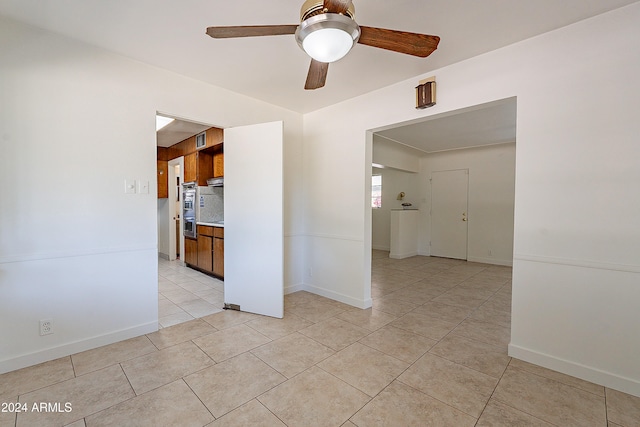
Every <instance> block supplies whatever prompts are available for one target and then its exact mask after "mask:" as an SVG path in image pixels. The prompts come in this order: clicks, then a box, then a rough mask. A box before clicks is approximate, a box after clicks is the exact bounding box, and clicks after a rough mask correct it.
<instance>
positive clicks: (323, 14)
mask: <svg viewBox="0 0 640 427" xmlns="http://www.w3.org/2000/svg"><path fill="white" fill-rule="evenodd" d="M300 21H301V22H300V25H239V26H225V27H209V28H207V34H208V35H210V36H211V37H213V38H217V39H224V38H234V37H259V36H277V35H284V34H295V37H296V40H297V42H298V44H299V45H300V47H301V48H302V49H303V50H304V51H305V52H306V53H307V54H308V55H309V56H310V57H311V65H310V67H309V73H308V74H307V81H306V83H305V86H304V88H305V89H318V88H321V87H323V86H324V84H325V81H326V79H327V71H328V70H329V63H331V62H335V61H337V60H339V59H341V58H342V57H344V56H345V55H346V54H347V53H349V51H350V50H351V48H352V47H353V46H354V44H355V43H356V42H357V43H360V44H364V45H368V46H373V47H378V48H381V49H387V50H391V51H394V52H399V53H405V54H408V55H413V56H418V57H421V58H426V57H427V56H429V55H430V54H431V53H432V52H433V51H434V50H436V49H437V47H438V42H439V41H440V37H438V36H430V35H426V34H418V33H408V32H405V31H396V30H387V29H384V28H375V27H365V26H360V25H358V24H357V23H356V21H355V8H354V6H353V3H352V1H351V0H306V1H305V2H304V4H303V5H302V9H301V11H300Z"/></svg>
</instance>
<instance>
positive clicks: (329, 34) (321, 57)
mask: <svg viewBox="0 0 640 427" xmlns="http://www.w3.org/2000/svg"><path fill="white" fill-rule="evenodd" d="M352 47H353V39H352V38H351V36H350V35H349V34H348V33H346V32H344V31H343V30H339V29H337V28H322V29H320V30H317V31H314V32H313V33H311V34H309V35H308V36H307V37H306V38H305V39H304V40H303V42H302V48H303V49H304V51H305V52H307V54H308V55H309V56H310V57H312V58H313V59H315V60H316V61H319V62H326V63H330V62H335V61H337V60H339V59H342V58H343V57H344V56H345V55H346V54H347V53H349V51H350V50H351V48H352Z"/></svg>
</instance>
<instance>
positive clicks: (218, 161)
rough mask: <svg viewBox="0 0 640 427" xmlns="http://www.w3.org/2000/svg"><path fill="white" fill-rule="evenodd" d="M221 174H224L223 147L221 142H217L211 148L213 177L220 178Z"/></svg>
mask: <svg viewBox="0 0 640 427" xmlns="http://www.w3.org/2000/svg"><path fill="white" fill-rule="evenodd" d="M223 176H224V148H223V144H219V145H217V146H216V147H215V148H214V149H213V177H214V178H220V177H223Z"/></svg>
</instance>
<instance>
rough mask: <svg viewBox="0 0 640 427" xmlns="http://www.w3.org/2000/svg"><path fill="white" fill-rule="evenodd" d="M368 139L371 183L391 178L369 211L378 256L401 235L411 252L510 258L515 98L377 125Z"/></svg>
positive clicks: (506, 262) (487, 260)
mask: <svg viewBox="0 0 640 427" xmlns="http://www.w3.org/2000/svg"><path fill="white" fill-rule="evenodd" d="M367 144H371V146H370V149H367V150H366V151H367V153H371V158H368V159H367V162H368V164H369V165H371V167H369V168H367V169H368V170H367V177H366V178H365V182H366V183H370V182H371V175H376V174H381V175H382V180H383V182H384V183H385V184H384V185H383V187H382V195H381V200H382V204H381V207H379V208H376V209H371V210H370V211H369V212H371V217H370V218H369V219H368V220H369V221H370V222H369V224H370V225H371V237H370V247H369V251H370V252H372V250H373V256H374V258H376V259H380V258H381V257H384V258H386V257H388V255H387V253H389V254H392V253H393V249H392V247H393V246H394V244H397V243H398V242H397V241H395V240H397V239H403V240H402V241H401V242H400V243H401V245H402V246H401V247H402V248H403V252H402V253H406V254H408V256H413V255H415V254H417V255H419V256H425V257H434V256H438V257H442V258H444V259H448V258H450V259H461V260H467V261H473V262H478V263H483V264H494V265H503V266H510V265H512V262H513V229H514V219H513V213H514V199H515V149H516V98H515V97H513V98H507V99H503V100H498V101H494V102H490V103H486V104H481V105H476V106H473V107H469V108H464V109H461V110H456V111H451V112H447V113H443V114H437V115H434V116H430V117H426V118H422V119H419V120H413V121H410V122H404V123H397V124H394V125H389V126H386V127H384V128H379V129H375V130H372V131H370V132H369V135H368V138H367ZM371 190H372V188H371V187H368V185H367V188H366V191H367V197H370V193H371ZM385 192H386V194H385ZM403 205H404V206H403ZM407 210H417V213H407V212H406V211H407ZM398 211H399V212H400V213H398ZM392 216H394V217H395V218H396V219H393V220H392ZM416 216H417V218H418V219H417V221H415V223H416V224H415V225H413V223H412V222H411V221H412V220H407V221H405V229H404V230H403V229H402V228H401V226H398V221H403V217H407V218H409V217H416ZM398 218H400V219H398ZM393 221H395V225H394V224H392V222H393ZM407 224H408V225H407ZM394 227H395V229H396V235H394ZM398 227H400V228H398ZM406 227H409V228H411V227H414V228H412V229H411V230H409V232H407V230H406ZM397 230H401V232H397ZM399 236H400V237H399ZM407 239H408V240H407ZM365 250H367V249H365ZM392 258H394V257H393V256H392ZM408 263H409V262H408V261H407V262H406V263H405V264H407V265H408ZM365 268H366V267H365ZM374 268H375V266H374ZM373 294H375V292H372V296H375V295H373Z"/></svg>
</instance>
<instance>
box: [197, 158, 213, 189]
mask: <svg viewBox="0 0 640 427" xmlns="http://www.w3.org/2000/svg"><path fill="white" fill-rule="evenodd" d="M196 158H197V163H198V166H197V169H196V170H197V179H196V181H198V185H207V180H208V179H209V178H211V177H213V155H211V154H209V153H205V152H204V151H199V152H198V153H196Z"/></svg>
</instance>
